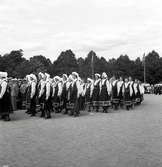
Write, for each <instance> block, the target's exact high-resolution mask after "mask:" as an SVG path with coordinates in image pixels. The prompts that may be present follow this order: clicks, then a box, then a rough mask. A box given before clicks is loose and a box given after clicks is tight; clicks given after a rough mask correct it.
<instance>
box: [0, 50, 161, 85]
mask: <svg viewBox="0 0 162 167" xmlns="http://www.w3.org/2000/svg"><path fill="white" fill-rule="evenodd" d="M92 56H93V66H94V73H100V74H101V73H102V72H106V73H107V74H108V77H109V78H110V77H112V76H113V75H116V76H118V77H119V76H122V77H126V76H132V77H133V78H134V79H135V78H137V79H139V80H141V81H142V82H143V81H144V80H143V78H144V67H143V66H142V60H141V59H140V58H139V57H138V58H137V59H136V60H135V61H133V60H130V59H129V56H128V55H126V54H125V55H120V56H119V57H118V58H117V59H114V58H112V59H109V60H106V59H105V58H104V57H99V56H97V54H96V53H95V52H94V51H90V52H89V53H88V54H87V56H86V57H85V58H82V57H80V58H78V59H77V58H76V57H75V54H74V53H73V52H72V51H71V50H66V51H63V52H61V54H60V55H59V56H58V58H57V59H56V60H55V61H54V62H53V63H52V62H51V61H50V59H47V58H46V57H44V56H43V55H35V56H33V57H31V58H30V59H29V60H26V59H25V58H24V57H23V50H22V49H20V50H17V51H11V52H10V53H9V54H5V55H3V56H1V55H0V70H1V71H6V72H8V75H9V76H12V77H16V78H23V77H25V76H26V75H27V74H30V73H34V74H36V75H37V74H38V73H39V72H47V73H49V74H50V75H51V77H54V76H56V75H59V76H62V74H64V73H66V74H67V75H69V74H71V73H72V72H73V71H76V72H78V73H79V74H80V77H81V78H87V77H91V78H92ZM161 67H162V58H161V57H160V56H159V54H158V53H157V52H156V51H154V50H153V51H152V52H150V53H149V54H148V55H146V57H145V69H146V82H147V83H150V84H155V83H159V82H161V81H162V68H161Z"/></svg>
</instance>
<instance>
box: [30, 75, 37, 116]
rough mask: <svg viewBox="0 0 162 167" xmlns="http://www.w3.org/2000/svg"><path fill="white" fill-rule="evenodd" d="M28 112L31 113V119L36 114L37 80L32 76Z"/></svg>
mask: <svg viewBox="0 0 162 167" xmlns="http://www.w3.org/2000/svg"><path fill="white" fill-rule="evenodd" d="M30 80H31V83H30V112H31V115H30V116H31V117H33V116H35V114H36V110H35V109H36V102H35V98H36V84H37V78H36V76H35V75H34V74H30Z"/></svg>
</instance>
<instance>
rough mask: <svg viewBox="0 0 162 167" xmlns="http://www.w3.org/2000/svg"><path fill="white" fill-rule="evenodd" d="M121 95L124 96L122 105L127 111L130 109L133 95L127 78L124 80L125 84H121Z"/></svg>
mask: <svg viewBox="0 0 162 167" xmlns="http://www.w3.org/2000/svg"><path fill="white" fill-rule="evenodd" d="M122 93H123V96H124V105H125V106H126V109H127V110H129V109H130V107H131V96H132V94H133V90H132V86H131V84H130V83H129V80H128V78H127V77H126V78H125V82H124V84H123V90H122Z"/></svg>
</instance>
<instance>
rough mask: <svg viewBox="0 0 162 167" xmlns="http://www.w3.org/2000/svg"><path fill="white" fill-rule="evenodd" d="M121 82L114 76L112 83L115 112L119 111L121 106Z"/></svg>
mask: <svg viewBox="0 0 162 167" xmlns="http://www.w3.org/2000/svg"><path fill="white" fill-rule="evenodd" d="M119 92H120V87H119V82H118V80H117V79H116V77H115V76H113V83H112V104H113V105H114V110H118V106H119Z"/></svg>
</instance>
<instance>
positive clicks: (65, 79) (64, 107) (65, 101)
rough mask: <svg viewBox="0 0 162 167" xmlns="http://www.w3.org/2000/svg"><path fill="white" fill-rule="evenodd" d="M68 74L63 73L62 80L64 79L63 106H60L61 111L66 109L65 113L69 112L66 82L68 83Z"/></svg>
mask: <svg viewBox="0 0 162 167" xmlns="http://www.w3.org/2000/svg"><path fill="white" fill-rule="evenodd" d="M67 78H68V77H67V75H66V74H63V75H62V80H63V84H62V93H61V102H62V106H61V108H60V112H61V111H62V110H63V109H65V112H64V113H63V114H68V112H67V108H66V103H67V89H66V84H67Z"/></svg>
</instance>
